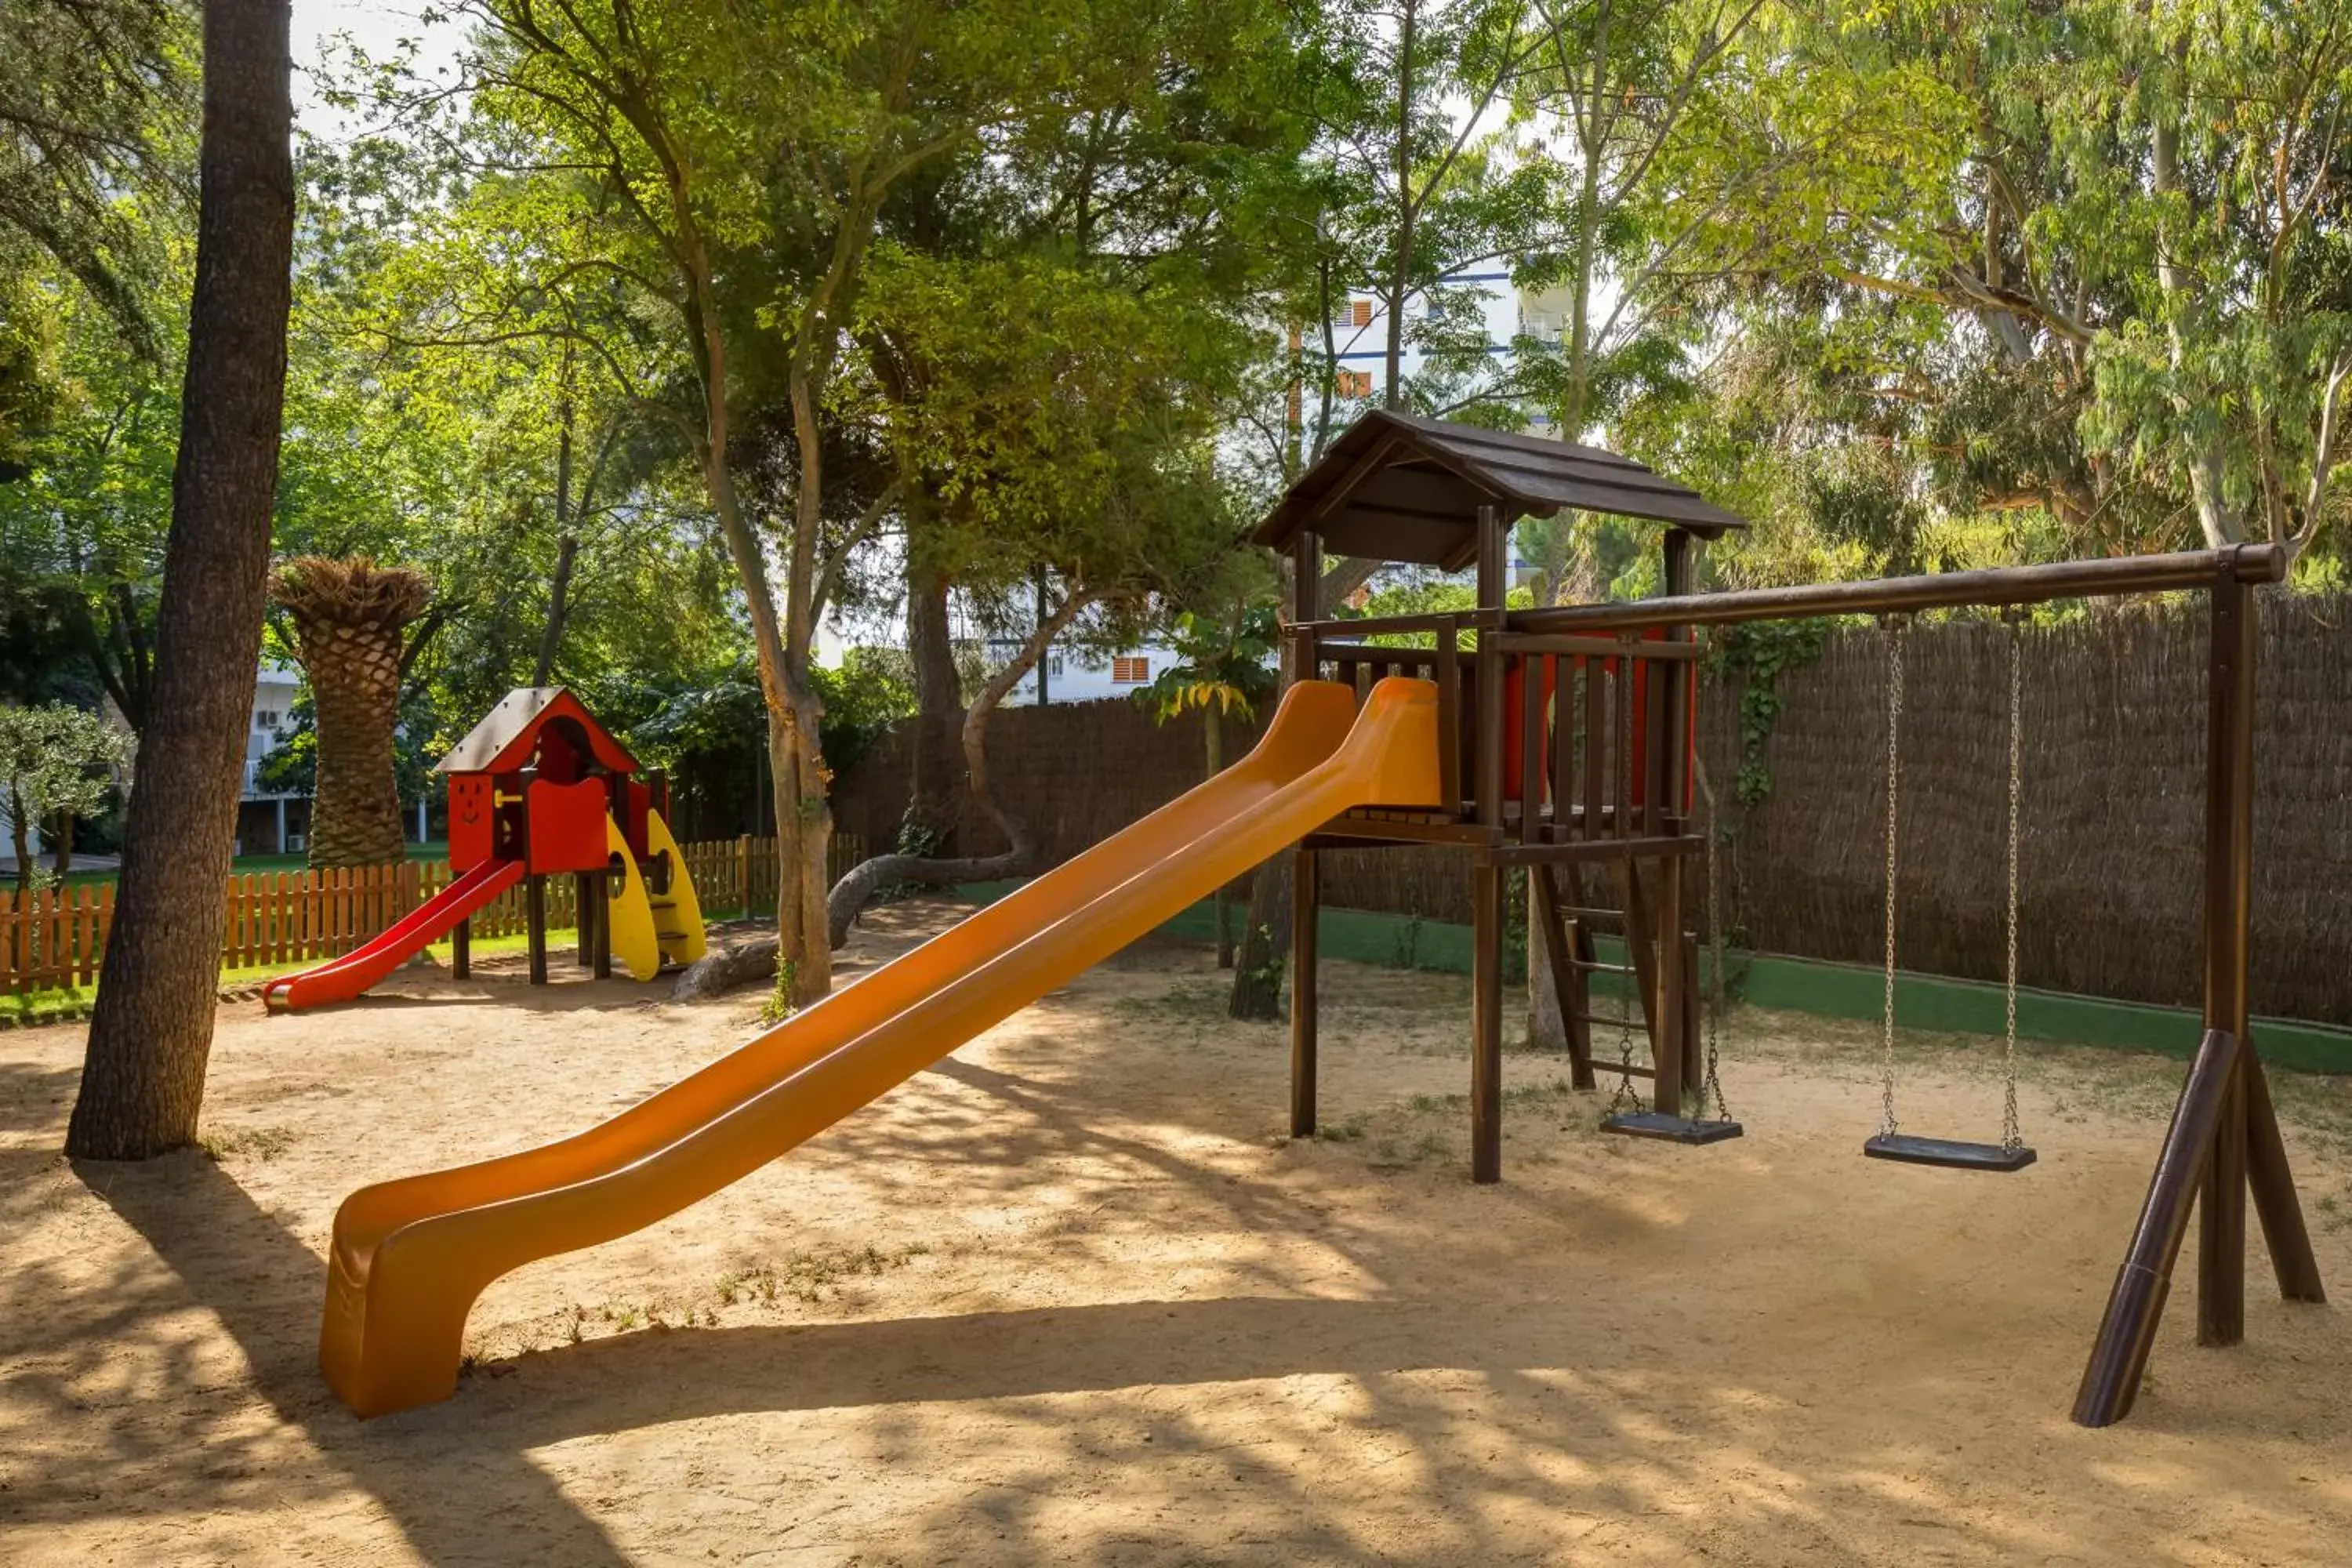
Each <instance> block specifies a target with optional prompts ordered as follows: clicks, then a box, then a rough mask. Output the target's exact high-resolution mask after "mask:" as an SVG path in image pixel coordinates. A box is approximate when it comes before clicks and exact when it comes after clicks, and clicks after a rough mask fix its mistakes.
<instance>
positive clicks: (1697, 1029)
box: [1682, 883, 1723, 1116]
mask: <svg viewBox="0 0 2352 1568" xmlns="http://www.w3.org/2000/svg"><path fill="white" fill-rule="evenodd" d="M1687 888H1688V884H1687V883H1685V890H1687ZM1699 980H1700V976H1699V959H1698V938H1697V937H1696V936H1695V935H1693V934H1691V933H1690V932H1687V931H1685V932H1684V933H1683V994H1682V1005H1683V1082H1684V1083H1685V1084H1696V1083H1704V1082H1705V1081H1706V1079H1705V1075H1706V1052H1705V1051H1704V1049H1703V1048H1702V1047H1703V1046H1704V1045H1705V1042H1706V1035H1705V1034H1704V1032H1703V1029H1702V1026H1701V1023H1700V1019H1699V1003H1698V993H1699ZM1708 1110H1709V1112H1710V1113H1711V1114H1713V1115H1717V1116H1720V1115H1722V1113H1723V1110H1722V1108H1721V1107H1720V1106H1709V1107H1708Z"/></svg>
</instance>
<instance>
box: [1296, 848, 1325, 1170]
mask: <svg viewBox="0 0 2352 1568" xmlns="http://www.w3.org/2000/svg"><path fill="white" fill-rule="evenodd" d="M1319 874H1320V872H1319V867H1318V862H1317V860H1316V856H1315V851H1314V850H1312V849H1299V850H1297V851H1295V852H1294V854H1293V858H1292V860H1291V867H1290V1135H1291V1136H1292V1137H1293V1138H1311V1137H1313V1136H1314V1135H1315V1024H1316V1019H1315V963H1316V952H1317V944H1316V937H1317V934H1318V933H1317V931H1316V929H1315V911H1316V907H1317V905H1318V903H1319V902H1320V901H1321V900H1320V897H1319V895H1320V891H1321V889H1319V888H1318V886H1317V882H1318V877H1319Z"/></svg>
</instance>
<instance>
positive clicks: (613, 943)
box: [262, 686, 704, 1010]
mask: <svg viewBox="0 0 2352 1568" xmlns="http://www.w3.org/2000/svg"><path fill="white" fill-rule="evenodd" d="M437 771H438V772H440V773H442V774H444V775H445V776H446V777H447V779H448V781H449V786H448V787H449V869H450V871H451V872H452V873H453V877H454V879H453V880H452V881H451V882H450V884H449V886H448V887H446V888H445V889H442V891H441V892H439V893H438V894H436V895H435V897H434V898H432V899H431V900H428V901H427V902H425V904H423V905H422V906H420V907H419V908H417V909H416V910H413V911H412V912H411V913H410V914H409V915H408V916H407V917H406V918H405V919H404V920H402V921H399V922H398V923H396V924H394V926H393V927H392V928H391V929H390V930H389V931H384V932H383V934H382V935H380V936H378V937H376V938H375V939H374V940H373V941H372V942H368V943H366V944H365V945H363V946H362V947H360V948H358V949H357V950H355V951H353V952H349V953H346V954H344V955H343V956H342V957H341V958H337V959H333V960H331V961H329V962H328V963H322V964H320V965H318V966H316V967H315V968H311V969H306V970H304V971H302V972H301V973H298V974H287V975H280V976H279V977H278V978H277V979H275V980H272V981H271V982H270V983H269V984H268V986H267V987H266V988H265V989H264V991H263V994H262V998H263V1001H264V1002H265V1003H267V1004H268V1005H269V1006H270V1007H271V1008H272V1009H273V1010H287V1009H299V1008H302V1007H308V1006H314V1005H319V1004H321V1003H328V1002H347V1001H350V1000H351V999H352V998H353V997H355V996H358V995H359V994H362V992H364V991H366V990H367V989H368V988H369V987H371V986H373V985H374V984H377V983H378V982H379V981H381V980H382V979H383V977H384V976H385V975H387V974H389V973H391V972H392V971H393V970H394V968H396V967H398V966H399V965H400V964H401V963H404V962H406V961H407V960H408V959H409V958H410V957H412V956H413V955H415V953H416V952H420V951H422V950H423V949H424V948H425V947H426V946H427V945H429V944H430V943H432V942H437V941H439V940H440V939H441V938H442V937H443V936H444V935H446V936H447V937H448V939H449V943H450V970H451V973H453V975H454V976H455V977H456V978H457V979H460V980H462V979H464V978H466V977H467V974H468V973H469V972H470V968H471V963H472V918H471V917H472V916H473V914H474V912H475V911H476V910H479V909H481V908H482V906H483V905H485V904H487V903H488V902H489V901H490V900H492V899H495V898H497V897H499V895H500V894H501V893H503V892H505V891H506V890H507V889H509V888H512V887H514V886H516V885H517V884H520V886H521V888H522V890H523V910H524V917H525V918H524V923H525V928H526V931H527V932H528V940H529V942H530V983H531V984H534V985H544V984H547V978H548V973H547V879H548V878H550V877H560V876H570V877H572V878H573V879H575V880H576V883H577V886H576V889H575V891H576V892H577V894H578V897H577V898H576V900H574V903H575V906H576V907H577V908H578V910H580V927H579V938H580V940H579V951H578V960H579V963H580V965H581V967H582V968H583V969H588V970H590V971H592V972H593V973H594V975H595V976H596V977H597V978H598V979H603V978H604V977H605V976H606V975H609V974H611V973H612V972H613V959H614V956H615V955H618V956H619V957H620V959H621V961H622V963H624V964H625V966H626V967H627V969H628V971H629V973H630V974H631V975H632V976H634V977H635V978H636V979H639V980H652V979H654V978H655V977H656V975H658V974H659V973H661V971H662V970H663V969H664V968H665V967H666V966H670V965H676V964H681V963H692V962H694V960H696V959H698V958H699V957H701V956H702V953H703V947H704V937H703V927H702V910H701V906H700V905H699V903H698V901H697V900H696V898H695V892H694V882H693V879H692V878H691V877H689V876H688V873H687V868H686V861H685V858H684V857H683V856H681V855H680V854H679V853H678V848H677V842H676V840H675V839H673V838H672V837H670V831H669V827H668V825H667V822H666V821H665V820H664V814H665V812H666V811H667V807H668V804H669V803H668V800H667V786H666V783H665V781H664V779H663V778H662V775H661V774H660V773H646V774H645V776H643V777H640V776H639V775H640V774H641V773H645V770H643V769H641V768H640V767H639V766H638V764H637V760H636V759H635V757H634V756H632V755H630V754H629V751H628V748H627V747H625V746H624V745H622V744H621V742H619V741H618V740H616V739H614V736H613V734H612V732H611V731H608V730H606V729H605V728H604V726H603V725H602V724H600V723H598V722H597V721H596V720H595V718H594V716H593V715H592V714H591V713H590V712H589V711H588V710H587V709H586V708H585V707H584V706H583V704H582V703H581V701H580V700H579V699H578V698H577V697H575V696H573V695H572V693H571V692H570V691H568V690H566V689H563V688H562V687H560V686H540V687H522V688H519V689H516V690H513V691H509V693H507V695H506V696H505V697H504V698H502V699H500V700H499V704H498V706H497V707H495V708H493V709H491V710H490V711H489V713H488V715H487V716H486V717H485V718H484V719H483V720H482V721H481V722H480V723H478V724H477V725H475V726H474V728H473V730H472V731H470V732H468V733H467V736H466V738H465V739H464V740H462V741H460V742H457V746H456V747H455V748H454V749H453V750H452V751H451V752H449V754H448V755H447V756H446V757H444V758H442V759H441V762H440V763H439V766H438V769H437Z"/></svg>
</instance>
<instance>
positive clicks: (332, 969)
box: [261, 860, 523, 1012]
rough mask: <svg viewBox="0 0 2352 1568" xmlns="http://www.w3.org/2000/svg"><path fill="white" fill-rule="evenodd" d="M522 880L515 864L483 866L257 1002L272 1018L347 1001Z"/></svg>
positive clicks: (267, 990) (272, 986) (276, 984)
mask: <svg viewBox="0 0 2352 1568" xmlns="http://www.w3.org/2000/svg"><path fill="white" fill-rule="evenodd" d="M522 874H523V868H522V862H520V860H485V861H484V862H482V864H480V865H478V866H477V867H475V868H473V869H472V870H470V871H467V873H466V874H465V875H464V876H462V877H460V878H458V879H457V880H456V881H454V882H452V883H450V884H449V885H448V886H447V887H446V888H444V889H441V890H440V891H439V892H437V893H436V894H434V895H433V896H432V897H431V898H429V899H427V900H425V901H424V902H423V903H421V904H419V905H417V906H416V908H415V909H414V910H410V911H409V912H408V914H407V916H406V918H404V919H403V920H402V921H400V922H399V923H398V924H396V925H394V927H393V928H392V929H391V930H389V931H384V932H383V934H382V935H380V936H377V937H375V938H373V940H371V941H369V942H366V943H365V944H364V945H362V946H360V947H357V948H354V949H352V951H351V952H347V953H345V954H343V956H342V957H341V958H334V959H330V960H328V961H327V962H326V963H321V964H319V965H317V966H316V967H314V968H310V969H305V970H303V971H302V972H301V973H299V974H281V975H279V976H278V978H277V979H275V980H273V981H271V982H270V983H269V984H267V985H265V986H263V987H262V989H261V1000H262V1002H263V1004H264V1005H267V1006H268V1007H269V1008H270V1009H271V1010H272V1011H273V1012H275V1011H278V1010H285V1011H289V1012H291V1011H295V1010H298V1009H299V1008H303V1007H316V1006H318V1005H320V1004H322V1003H328V1002H349V1001H352V1000H353V999H354V998H356V997H357V996H359V995H360V994H362V992H364V991H366V990H367V989H368V988H369V987H371V986H373V985H374V984H377V983H378V982H379V981H381V980H383V977H384V976H385V975H387V974H390V973H392V972H393V971H394V970H395V969H397V968H399V967H400V966H401V965H402V964H404V963H407V962H408V961H409V960H410V959H411V958H414V957H415V955H416V954H418V953H420V952H424V951H425V949H426V948H428V947H430V946H432V945H433V943H434V942H436V941H438V940H439V939H440V938H441V937H442V936H444V935H445V934H446V933H447V931H449V929H450V928H451V927H452V926H454V925H456V924H457V922H458V921H462V920H464V919H465V918H466V917H467V916H468V915H470V914H472V913H473V912H474V911H475V910H478V909H480V908H481V907H482V906H483V905H484V904H487V903H488V902H489V901H490V900H492V899H495V898H497V897H498V896H499V894H500V893H503V892H505V891H506V890H507V889H509V888H511V887H513V886H514V885H515V884H516V883H517V882H520V881H521V880H522Z"/></svg>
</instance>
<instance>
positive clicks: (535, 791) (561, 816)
mask: <svg viewBox="0 0 2352 1568" xmlns="http://www.w3.org/2000/svg"><path fill="white" fill-rule="evenodd" d="M526 795H527V798H526V799H525V801H524V802H523V814H524V816H526V817H527V818H528V819H529V823H530V849H529V859H530V868H531V871H532V873H533V874H534V875H543V874H545V873H547V872H550V871H600V870H602V869H604V863H605V857H606V856H607V854H608V853H609V851H608V850H607V849H606V847H605V843H604V813H605V806H606V803H607V801H608V800H609V799H610V796H608V795H606V794H605V793H604V783H603V781H601V780H598V779H583V780H581V781H580V782H579V783H578V784H556V783H554V782H553V781H551V780H549V779H534V780H532V781H531V784H530V789H529V790H528V791H527V792H526Z"/></svg>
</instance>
